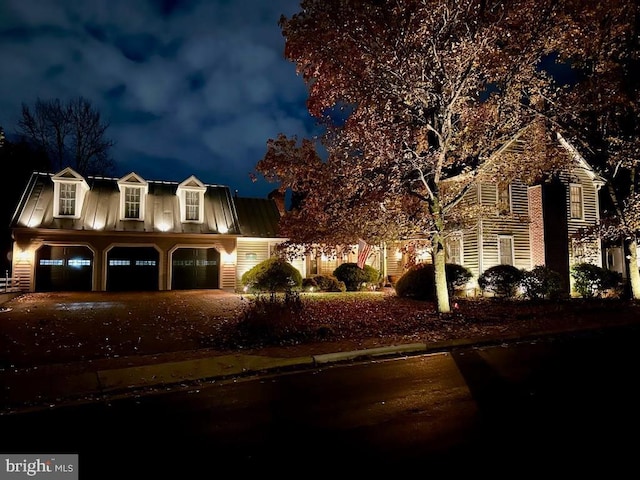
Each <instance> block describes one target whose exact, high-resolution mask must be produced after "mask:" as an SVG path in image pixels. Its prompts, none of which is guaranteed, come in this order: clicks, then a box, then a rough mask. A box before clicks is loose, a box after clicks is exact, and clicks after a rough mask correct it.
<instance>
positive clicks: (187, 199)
mask: <svg viewBox="0 0 640 480" xmlns="http://www.w3.org/2000/svg"><path fill="white" fill-rule="evenodd" d="M184 205H185V209H186V211H185V220H194V221H198V220H200V195H199V192H195V191H191V190H187V191H186V192H184Z"/></svg>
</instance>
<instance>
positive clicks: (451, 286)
mask: <svg viewBox="0 0 640 480" xmlns="http://www.w3.org/2000/svg"><path fill="white" fill-rule="evenodd" d="M445 271H446V275H447V287H448V290H449V294H450V295H451V294H453V292H454V291H455V289H456V288H459V287H462V286H464V285H465V284H466V283H467V282H468V281H469V280H470V279H471V277H472V274H471V271H470V270H468V269H467V268H466V267H463V266H462V265H457V264H455V263H447V264H446V265H445ZM395 289H396V295H398V296H399V297H408V298H415V299H416V300H433V299H435V296H436V290H435V269H434V267H433V264H431V263H419V264H417V265H414V266H412V267H411V268H410V269H409V270H407V271H406V272H405V273H404V274H403V275H402V276H401V277H400V278H399V279H398V281H397V282H396V284H395Z"/></svg>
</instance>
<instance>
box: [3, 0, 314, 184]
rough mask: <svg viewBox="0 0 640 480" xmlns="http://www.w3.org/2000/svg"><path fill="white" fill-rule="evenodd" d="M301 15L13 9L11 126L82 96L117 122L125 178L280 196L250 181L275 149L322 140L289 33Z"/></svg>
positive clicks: (223, 4)
mask: <svg viewBox="0 0 640 480" xmlns="http://www.w3.org/2000/svg"><path fill="white" fill-rule="evenodd" d="M298 9H299V2H298V1H297V0H270V1H265V0H246V1H243V2H235V1H224V0H220V1H210V0H193V1H192V0H149V1H147V2H143V1H139V2H138V1H136V2H131V1H129V0H113V1H108V0H103V1H92V2H77V1H75V0H52V1H44V0H4V1H3V2H2V5H1V6H0V58H2V61H3V64H4V65H5V69H4V72H3V75H2V76H1V77H0V125H2V126H3V127H4V129H5V131H7V132H10V131H12V130H13V129H14V128H15V126H16V125H17V120H18V118H19V115H20V104H21V103H22V102H25V103H27V104H31V103H33V102H34V101H35V100H36V99H37V98H42V99H54V98H59V99H61V100H66V99H71V98H74V97H76V96H79V95H82V96H84V97H85V98H87V99H89V100H90V101H91V102H92V104H93V105H94V106H95V107H96V108H97V109H99V110H100V112H101V114H102V116H103V118H104V119H105V120H107V121H109V122H110V127H109V129H108V130H107V135H108V136H109V137H110V138H112V139H113V140H114V141H115V142H116V146H115V147H114V149H113V150H112V156H113V157H114V160H115V161H116V164H117V166H118V168H119V171H118V172H116V174H122V175H124V174H125V173H128V172H129V171H131V170H134V171H137V170H140V171H141V172H140V173H143V172H148V174H149V175H153V177H155V178H153V179H158V180H161V179H165V178H166V179H170V180H173V179H184V178H187V177H188V176H189V175H191V174H196V175H197V176H205V175H206V178H201V180H203V181H205V182H207V183H221V182H222V181H225V182H229V184H230V185H229V186H230V187H231V188H232V189H235V188H242V186H247V187H248V188H253V189H256V188H258V189H262V190H259V191H257V192H256V193H265V192H266V190H270V189H271V188H272V186H260V185H258V184H254V185H251V186H250V187H249V185H250V180H248V176H247V172H248V171H250V170H252V169H253V167H254V166H255V164H256V163H257V161H258V160H259V159H260V158H261V157H262V155H263V154H264V151H265V148H266V142H267V140H268V139H269V138H272V137H275V136H276V135H277V134H278V133H285V134H287V135H297V136H298V137H302V136H309V135H313V134H314V131H315V130H314V129H315V127H314V122H313V121H312V120H311V119H310V117H309V115H308V112H307V111H306V109H305V106H304V105H305V101H306V89H305V86H304V85H303V83H302V80H301V79H300V78H299V77H297V76H296V74H295V66H294V65H292V64H291V63H290V62H288V61H287V60H285V59H284V57H283V50H284V39H283V37H282V35H281V32H280V29H279V27H278V24H277V22H278V19H279V18H280V15H281V14H285V15H287V16H289V15H291V14H293V13H294V12H296V11H297V10H298ZM143 176H144V174H143ZM218 177H219V178H218ZM148 178H150V179H152V178H151V177H148ZM222 179H224V180H222ZM265 189H266V190H265Z"/></svg>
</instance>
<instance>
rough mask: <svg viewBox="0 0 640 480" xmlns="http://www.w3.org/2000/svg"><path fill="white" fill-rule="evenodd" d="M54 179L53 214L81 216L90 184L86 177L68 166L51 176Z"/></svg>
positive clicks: (67, 216)
mask: <svg viewBox="0 0 640 480" xmlns="http://www.w3.org/2000/svg"><path fill="white" fill-rule="evenodd" d="M51 180H52V181H53V195H54V203H53V216H54V217H58V218H60V217H65V218H74V219H77V218H80V214H81V212H82V206H83V204H84V199H85V196H86V193H87V192H88V191H89V185H88V184H87V182H86V181H85V180H84V178H83V177H82V176H81V175H80V174H78V173H77V172H76V171H74V170H73V169H72V168H70V167H67V168H65V169H64V170H62V171H61V172H59V173H57V174H55V175H54V176H53V177H51Z"/></svg>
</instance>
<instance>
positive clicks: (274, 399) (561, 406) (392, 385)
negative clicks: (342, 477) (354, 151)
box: [0, 328, 640, 479]
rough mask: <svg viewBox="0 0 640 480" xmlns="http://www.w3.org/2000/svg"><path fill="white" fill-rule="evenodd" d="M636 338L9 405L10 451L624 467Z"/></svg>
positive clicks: (121, 472) (557, 341)
mask: <svg viewBox="0 0 640 480" xmlns="http://www.w3.org/2000/svg"><path fill="white" fill-rule="evenodd" d="M638 337H639V332H638V329H637V328H628V329H611V330H609V331H606V332H600V333H588V334H587V333H584V334H580V335H573V336H568V337H557V338H554V339H545V340H540V341H538V342H526V343H525V342H523V343H516V344H509V345H506V344H505V345H502V346H498V347H487V348H481V349H474V348H465V349H459V350H453V351H452V352H444V353H438V354H433V355H422V356H416V357H408V358H396V359H389V360H377V361H369V362H361V363H356V364H342V365H333V366H327V367H323V368H318V369H314V370H307V371H301V372H293V373H286V374H281V375H273V376H263V377H257V378H249V379H242V380H240V379H238V380H237V381H225V382H216V383H206V384H204V383H203V384H202V385H200V386H198V387H193V388H188V389H183V390H180V389H173V390H168V391H166V392H162V393H156V394H154V395H150V396H144V397H143V396H138V397H135V398H123V399H105V401H104V402H102V403H96V404H87V405H79V406H68V407H59V408H53V409H51V410H48V411H42V412H33V413H21V414H14V415H5V416H0V429H1V431H2V447H1V449H0V450H1V451H2V452H12V453H17V452H22V453H28V452H33V453H49V452H57V453H65V452H68V453H79V459H80V478H81V479H98V478H123V477H127V478H143V474H144V475H146V478H153V474H154V472H156V473H158V474H160V473H163V474H165V473H169V472H172V477H171V478H205V477H207V478H215V477H220V476H222V474H221V473H219V474H218V473H214V472H217V471H220V472H222V471H225V472H229V471H232V470H233V471H234V472H237V473H242V472H256V471H261V472H263V473H266V472H280V473H281V474H283V475H287V476H291V475H292V474H293V473H294V472H296V471H298V472H299V470H298V469H299V468H305V469H308V470H309V471H310V472H311V473H314V474H317V473H320V472H324V473H328V474H330V473H331V472H334V471H336V470H337V471H338V472H339V471H341V470H340V469H344V468H350V469H353V470H354V471H356V470H357V471H359V472H365V471H370V472H376V471H377V472H380V471H382V469H386V468H393V469H394V470H395V471H396V472H398V473H400V472H404V471H407V472H408V471H411V469H412V468H422V467H424V466H425V465H429V466H430V468H432V469H438V468H443V469H453V470H455V471H462V470H473V471H476V472H480V471H487V472H491V471H494V470H495V469H496V468H497V467H499V469H503V468H511V467H514V466H517V468H522V466H523V465H527V469H528V471H531V469H532V468H539V469H540V470H544V469H545V468H546V469H548V468H552V467H553V468H554V469H558V468H565V469H567V470H570V471H572V472H574V473H575V472H577V471H578V470H580V469H585V470H590V469H592V468H595V467H606V468H607V469H612V468H619V467H620V468H621V467H622V466H624V465H631V464H632V461H633V459H634V458H635V451H636V450H637V447H638V442H637V441H636V440H635V438H636V434H637V430H638V426H639V425H640V423H639V421H638V420H639V416H638V411H637V405H638V400H640V394H639V393H638V392H637V388H636V379H637V376H638V371H639V368H638V367H639V365H640V364H639V360H638V355H637V348H636V345H637V342H638ZM339 466H340V467H339ZM434 471H435V470H434ZM206 472H211V474H210V475H205V473H206ZM200 474H202V475H203V476H202V477H200ZM181 475H184V477H180V476H181ZM194 475H195V476H194ZM294 476H295V475H294ZM299 476H305V475H303V473H300V475H299Z"/></svg>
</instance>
